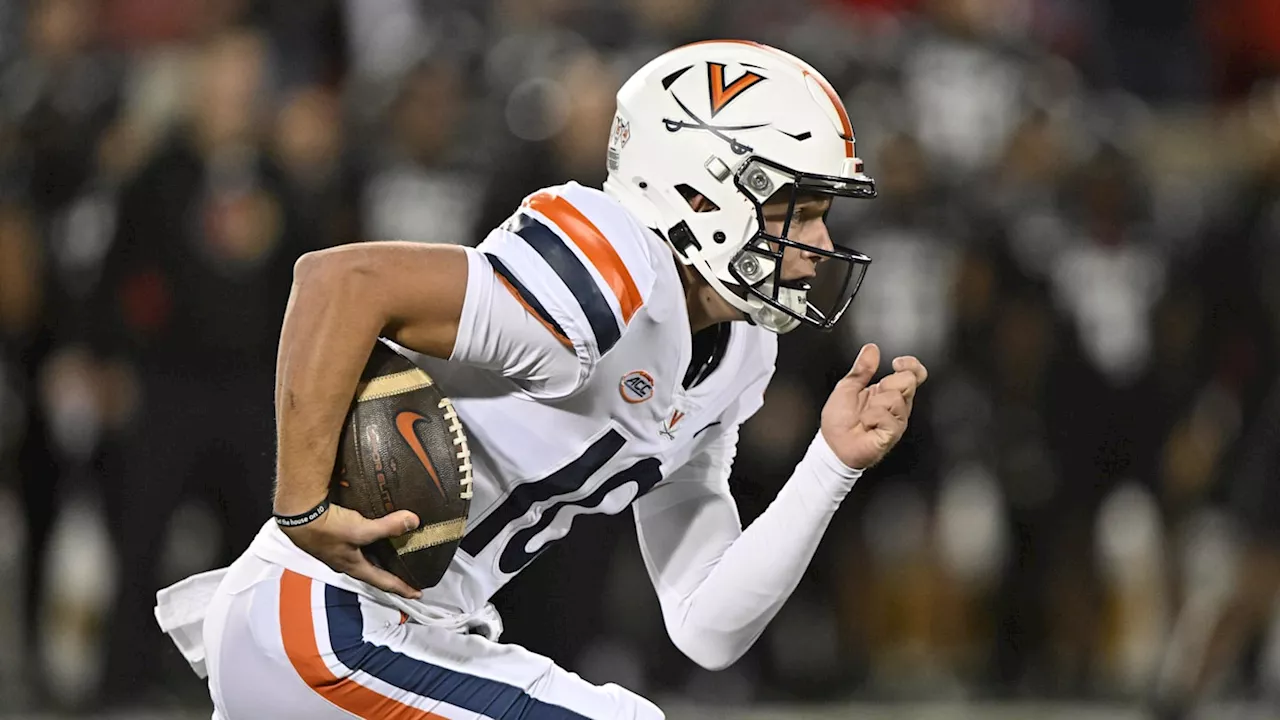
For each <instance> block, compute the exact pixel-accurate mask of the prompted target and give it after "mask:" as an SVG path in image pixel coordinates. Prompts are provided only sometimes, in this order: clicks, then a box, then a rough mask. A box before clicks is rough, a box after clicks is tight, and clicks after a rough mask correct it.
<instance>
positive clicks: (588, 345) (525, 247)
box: [450, 186, 657, 399]
mask: <svg viewBox="0 0 1280 720" xmlns="http://www.w3.org/2000/svg"><path fill="white" fill-rule="evenodd" d="M634 225H635V223H634V221H632V220H630V219H629V216H626V215H625V212H624V211H622V210H621V209H620V208H618V207H617V206H616V204H611V203H608V202H604V201H602V200H601V199H600V198H597V197H595V195H592V194H591V193H589V192H587V191H586V190H584V189H582V188H580V187H577V186H574V187H573V188H569V189H568V190H563V189H562V190H558V191H554V192H553V191H541V192H538V193H535V194H534V195H531V196H530V197H529V198H526V200H525V203H524V204H522V205H521V207H520V209H519V210H517V211H516V213H515V214H513V215H512V216H511V218H509V219H508V220H507V222H505V223H503V225H502V226H501V227H499V228H496V229H494V231H493V232H491V233H489V235H488V237H486V238H485V239H484V242H482V243H480V245H479V246H478V247H476V248H474V249H468V250H467V295H466V299H465V301H464V303H463V308H462V317H461V320H460V322H459V326H458V340H457V342H456V343H455V346H454V352H453V355H452V356H451V357H450V360H455V361H458V362H463V363H468V364H471V365H478V366H481V367H485V368H488V369H490V370H493V371H495V372H498V373H501V374H502V375H503V376H505V377H508V378H511V379H512V380H515V381H516V382H517V383H518V384H519V385H521V387H522V388H524V390H525V391H526V392H528V393H529V394H530V395H532V396H534V397H536V398H539V399H555V398H560V397H564V396H566V395H569V394H571V393H573V392H574V391H575V390H577V389H578V388H580V387H582V386H583V385H584V384H585V382H586V380H587V378H588V377H589V376H590V374H591V371H592V369H593V368H594V367H595V365H596V364H597V363H598V362H599V361H600V359H601V358H602V357H604V356H605V355H606V354H608V352H609V351H610V350H611V349H612V348H614V347H615V346H616V345H617V344H618V341H619V340H620V339H621V338H622V336H623V334H624V333H626V330H627V326H628V324H629V323H630V322H631V319H632V317H634V316H635V314H636V313H637V312H638V311H639V310H640V308H641V307H642V306H643V305H644V303H645V299H646V298H647V297H648V294H649V292H650V291H651V290H652V288H653V285H654V282H655V280H656V278H657V273H656V270H655V269H654V265H653V258H652V257H651V256H650V255H649V250H648V247H647V244H646V242H647V241H646V238H645V236H644V235H643V234H642V232H641V231H642V229H638V228H637V227H634Z"/></svg>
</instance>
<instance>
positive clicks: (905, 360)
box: [893, 355, 929, 387]
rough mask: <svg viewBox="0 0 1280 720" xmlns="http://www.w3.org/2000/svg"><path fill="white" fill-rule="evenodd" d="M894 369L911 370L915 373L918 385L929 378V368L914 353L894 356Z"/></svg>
mask: <svg viewBox="0 0 1280 720" xmlns="http://www.w3.org/2000/svg"><path fill="white" fill-rule="evenodd" d="M893 369H894V371H895V372H909V373H911V374H912V375H915V377H916V387H920V386H921V385H923V384H924V381H925V380H928V379H929V369H928V368H926V367H925V366H924V363H922V362H920V361H919V360H918V359H916V358H915V357H914V356H912V355H902V356H900V357H896V358H894V359H893Z"/></svg>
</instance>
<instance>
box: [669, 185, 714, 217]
mask: <svg viewBox="0 0 1280 720" xmlns="http://www.w3.org/2000/svg"><path fill="white" fill-rule="evenodd" d="M676 192H678V193H680V197H682V198H684V201H685V202H687V203H689V207H690V208H692V209H693V211H694V212H698V213H704V212H715V211H717V210H719V209H720V206H719V205H716V204H715V203H713V202H711V200H710V199H708V198H707V196H706V195H703V194H702V193H700V192H698V191H697V190H696V189H694V188H693V187H692V186H691V185H687V184H685V183H680V184H679V185H676Z"/></svg>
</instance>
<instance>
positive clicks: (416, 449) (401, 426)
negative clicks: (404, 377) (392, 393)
mask: <svg viewBox="0 0 1280 720" xmlns="http://www.w3.org/2000/svg"><path fill="white" fill-rule="evenodd" d="M419 420H421V421H423V422H426V421H427V419H426V418H424V417H422V416H421V415H419V414H418V413H416V412H414V411H412V410H401V411H400V412H399V413H397V414H396V430H399V431H400V437H402V438H404V441H405V442H407V443H409V449H410V450H412V451H413V454H414V455H417V456H418V460H419V461H420V462H421V463H422V466H423V467H425V468H426V469H427V473H428V474H429V475H431V479H432V480H434V481H435V483H436V489H438V490H439V491H440V494H441V495H444V494H445V493H444V486H443V485H441V484H440V476H439V475H437V474H436V468H435V466H434V465H432V464H431V458H429V457H427V450H426V448H424V447H422V440H421V439H419V438H418V433H416V432H414V431H413V424H414V423H416V422H418V421H419Z"/></svg>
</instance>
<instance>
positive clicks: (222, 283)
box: [97, 30, 334, 704]
mask: <svg viewBox="0 0 1280 720" xmlns="http://www.w3.org/2000/svg"><path fill="white" fill-rule="evenodd" d="M267 62H268V54H267V47H266V45H265V44H264V40H263V38H262V37H261V36H260V35H258V34H256V33H252V32H246V31H240V30H233V31H228V32H224V33H220V34H218V35H216V36H214V37H212V38H210V39H209V40H208V41H207V42H206V43H205V44H204V45H203V47H202V49H201V53H200V56H199V61H198V64H197V66H196V67H197V74H196V75H195V77H194V78H193V79H192V82H191V95H190V101H191V102H190V105H189V114H188V116H187V118H186V120H185V122H184V123H182V125H181V126H180V127H179V128H177V129H176V131H175V132H174V133H173V134H172V135H171V136H170V137H169V139H168V140H167V141H165V142H164V143H163V144H162V145H161V146H160V147H159V148H158V151H157V154H156V156H155V157H154V158H153V159H152V160H151V161H150V162H149V163H148V164H147V165H146V167H144V168H143V169H142V170H141V171H140V172H139V174H138V175H137V177H135V178H134V179H133V180H132V181H131V182H130V183H129V184H128V185H127V186H126V187H125V188H124V190H123V193H122V195H121V199H120V209H119V219H118V222H117V232H116V236H115V238H114V240H113V242H112V244H111V248H110V251H109V254H108V256H107V258H106V261H105V269H104V272H103V280H102V283H101V291H100V300H99V301H98V308H99V309H100V310H101V313H102V316H101V319H100V321H99V323H98V328H99V332H98V335H97V337H98V347H99V352H101V353H102V354H103V355H104V357H106V358H108V359H111V360H122V361H124V362H125V363H127V365H128V366H130V367H132V369H133V372H134V373H136V377H137V387H138V390H139V393H140V398H139V401H138V407H137V410H136V412H135V414H134V416H133V418H132V424H131V426H130V427H129V428H128V432H127V435H126V437H125V438H124V449H123V450H124V456H123V460H124V462H123V466H122V467H121V468H119V472H118V474H116V475H114V476H112V477H109V478H107V481H106V488H105V490H106V510H107V515H108V518H109V520H110V527H111V529H112V532H113V533H114V539H115V543H116V549H117V555H118V557H119V567H118V568H117V571H118V573H119V576H120V579H121V580H120V585H119V587H120V591H119V594H118V597H117V600H116V605H115V610H114V612H113V613H112V618H113V620H112V623H111V626H110V628H109V633H108V634H109V637H108V648H107V664H106V675H105V677H104V679H103V688H104V697H105V699H106V700H107V701H108V702H112V703H126V704H127V703H128V702H130V701H133V700H136V698H139V697H145V696H146V694H147V693H148V692H151V691H153V690H154V689H155V687H156V685H157V683H158V680H159V673H160V672H161V671H162V670H163V669H164V668H163V667H158V663H157V661H156V658H157V657H160V652H161V649H162V647H163V646H162V645H161V644H160V641H161V639H162V636H161V635H160V633H159V632H157V629H156V628H155V626H154V622H153V620H152V618H151V610H150V609H151V605H152V599H153V597H154V593H155V591H156V590H157V589H158V588H159V587H161V585H162V584H163V583H164V582H165V578H163V577H160V576H159V574H158V573H159V570H160V568H159V562H160V558H161V557H162V553H163V550H164V547H165V542H164V541H165V538H166V537H167V531H168V529H169V523H170V519H171V518H172V517H173V513H174V511H175V509H176V508H177V506H178V504H179V503H180V502H182V501H184V500H188V499H191V498H199V499H204V500H208V501H210V502H211V504H212V507H213V509H214V510H215V512H216V514H217V516H218V518H219V520H220V521H221V524H222V527H223V530H224V533H225V535H224V537H222V538H221V539H220V540H219V541H216V542H219V544H220V547H221V549H222V553H221V555H220V557H221V558H222V559H224V560H230V559H231V558H233V557H235V555H237V554H238V553H239V552H241V551H242V550H243V549H244V548H245V547H246V546H247V545H248V543H249V541H250V540H251V539H252V537H253V535H254V534H255V533H256V531H257V529H258V527H259V526H260V525H261V523H262V521H263V520H264V519H265V518H266V517H268V511H269V507H270V502H269V499H270V488H271V484H270V478H271V476H272V471H273V470H272V457H273V456H272V448H273V439H272V438H273V433H272V426H273V422H272V408H271V402H272V396H273V386H274V382H273V380H272V373H273V369H274V356H275V346H276V340H277V336H278V332H279V327H280V321H281V318H282V316H283V312H284V306H285V300H286V299H287V296H288V292H289V286H290V281H291V270H292V264H293V261H294V260H295V259H296V258H297V257H298V256H299V255H300V254H301V253H303V252H305V251H306V250H309V249H311V248H313V247H315V245H313V244H311V241H312V238H308V237H305V236H303V234H302V232H303V230H302V228H301V227H299V226H291V225H290V220H291V219H292V218H291V214H290V213H289V212H287V211H286V208H285V207H284V205H283V203H284V202H285V197H286V195H285V192H286V187H287V186H286V184H285V181H284V178H283V177H282V173H281V172H280V170H279V168H278V166H277V164H276V163H275V162H274V161H273V159H272V158H271V156H270V155H269V154H268V153H267V152H266V147H265V144H264V143H265V141H266V140H267V138H265V137H263V134H262V133H261V132H260V131H259V128H260V127H261V118H262V113H264V112H266V111H267V110H268V107H267V104H266V103H265V100H266V97H265V96H264V90H265V87H264V85H263V81H264V80H265V78H266V76H267V74H268V72H269V69H270V68H269V67H268V65H267ZM304 112H305V111H304ZM319 114H320V116H321V117H320V119H319V120H318V121H317V120H316V118H314V117H313V118H309V120H310V121H313V122H317V124H318V125H319V127H318V128H313V129H312V131H313V132H315V134H316V135H317V136H318V137H312V138H306V137H298V138H293V141H294V142H296V143H298V145H299V146H300V147H293V148H289V147H286V148H282V150H283V154H284V156H285V158H286V160H287V161H290V162H292V163H308V162H309V163H312V167H310V168H309V169H310V170H317V171H318V170H323V169H324V165H325V161H326V158H327V156H328V155H331V154H332V152H333V151H334V148H333V147H332V145H333V139H332V138H329V139H328V140H326V139H325V137H324V135H325V133H326V132H332V129H331V128H328V129H326V128H325V127H324V124H325V122H329V123H332V118H329V119H328V120H327V121H326V120H325V119H324V115H323V110H321V111H319ZM307 120H308V119H304V120H301V121H297V122H298V123H299V124H302V123H305V122H306V121H307ZM293 129H294V130H295V131H297V130H299V129H301V130H306V128H297V127H295V128H293ZM323 179H324V178H323V176H321V177H318V178H317V180H323ZM311 227H312V228H314V227H315V226H314V223H313V224H312V225H311ZM210 542H215V541H214V540H213V539H210Z"/></svg>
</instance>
